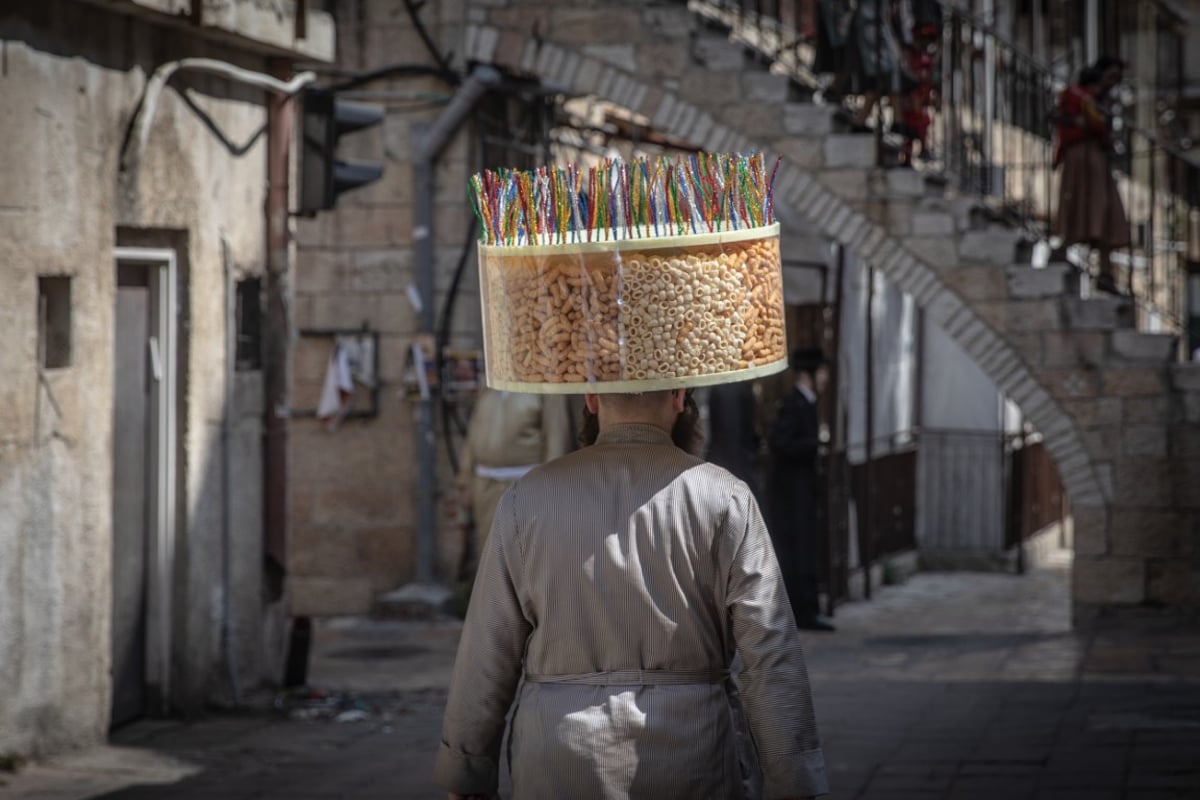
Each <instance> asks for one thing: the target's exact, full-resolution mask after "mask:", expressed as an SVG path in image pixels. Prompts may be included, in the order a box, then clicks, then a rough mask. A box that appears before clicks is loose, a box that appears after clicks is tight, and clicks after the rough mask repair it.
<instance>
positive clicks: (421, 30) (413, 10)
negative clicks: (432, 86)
mask: <svg viewBox="0 0 1200 800" xmlns="http://www.w3.org/2000/svg"><path fill="white" fill-rule="evenodd" d="M404 8H405V9H406V10H407V11H408V18H409V19H411V20H412V24H413V27H414V28H416V29H417V35H418V36H420V37H421V41H422V42H424V43H425V49H426V50H428V51H429V55H430V56H432V57H433V60H434V61H435V62H436V63H437V65H438V66H439V67H440V68H441V69H442V71H443V72H446V73H449V74H454V69H453V68H452V67H451V66H450V61H449V59H447V58H446V56H444V55H442V52H441V51H440V50H438V48H437V45H436V44H435V43H434V41H433V37H431V36H430V35H429V31H428V29H426V27H425V23H423V22H422V21H421V15H420V14H418V13H417V11H418V9H419V6H418V5H417V3H416V2H415V0H404Z"/></svg>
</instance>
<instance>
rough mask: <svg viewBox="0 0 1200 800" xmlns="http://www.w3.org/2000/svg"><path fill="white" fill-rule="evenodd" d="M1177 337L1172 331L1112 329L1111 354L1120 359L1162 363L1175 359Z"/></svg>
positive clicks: (1177, 344) (1177, 345) (1177, 347)
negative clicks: (1154, 331)
mask: <svg viewBox="0 0 1200 800" xmlns="http://www.w3.org/2000/svg"><path fill="white" fill-rule="evenodd" d="M1178 349H1179V337H1178V336H1176V335H1175V334H1173V333H1145V332H1142V331H1134V330H1119V331H1114V332H1113V335H1112V352H1113V355H1114V356H1116V357H1117V358H1119V359H1121V360H1122V361H1136V362H1141V363H1150V364H1163V363H1167V362H1170V361H1174V360H1175V354H1176V352H1177V351H1178Z"/></svg>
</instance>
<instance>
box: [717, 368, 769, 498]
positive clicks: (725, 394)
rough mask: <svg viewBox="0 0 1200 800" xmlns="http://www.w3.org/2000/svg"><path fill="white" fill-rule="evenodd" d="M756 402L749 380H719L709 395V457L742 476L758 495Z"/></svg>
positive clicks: (756, 496) (756, 495) (718, 464)
mask: <svg viewBox="0 0 1200 800" xmlns="http://www.w3.org/2000/svg"><path fill="white" fill-rule="evenodd" d="M756 413H757V405H756V402H755V399H754V387H753V385H751V384H750V383H749V382H745V381H743V382H741V383H728V384H720V385H718V386H714V387H712V389H711V390H710V391H709V395H708V421H709V430H710V434H709V437H708V460H709V461H711V462H712V463H714V464H716V465H717V466H721V467H724V468H725V469H727V470H729V471H730V472H732V473H733V474H734V475H736V476H737V477H739V478H741V479H742V480H743V481H745V482H746V484H747V485H748V486H749V487H750V490H751V491H752V492H754V495H755V498H756V499H757V498H758V495H759V488H760V487H759V477H758V432H757V431H756V430H755V427H754V418H755V415H756Z"/></svg>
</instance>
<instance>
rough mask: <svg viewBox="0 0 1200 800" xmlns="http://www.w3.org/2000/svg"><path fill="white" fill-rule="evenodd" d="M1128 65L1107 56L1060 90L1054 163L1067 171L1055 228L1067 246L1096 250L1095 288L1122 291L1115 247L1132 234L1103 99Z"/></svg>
mask: <svg viewBox="0 0 1200 800" xmlns="http://www.w3.org/2000/svg"><path fill="white" fill-rule="evenodd" d="M1123 66H1124V64H1123V62H1121V61H1120V60H1119V59H1116V58H1112V57H1104V58H1101V59H1100V60H1099V61H1097V62H1096V64H1095V65H1093V66H1091V67H1087V68H1085V69H1084V70H1082V71H1081V72H1080V73H1079V78H1078V80H1077V81H1076V82H1075V83H1074V84H1072V85H1071V86H1069V87H1067V88H1066V89H1065V90H1063V92H1062V94H1060V95H1059V98H1058V109H1057V114H1056V119H1055V127H1056V131H1057V134H1058V147H1057V149H1056V150H1055V154H1054V165H1055V166H1059V165H1060V164H1061V165H1062V175H1061V176H1060V178H1061V180H1060V183H1059V201H1058V218H1057V219H1056V220H1055V226H1054V233H1055V235H1056V236H1058V237H1059V238H1060V239H1061V240H1062V244H1061V246H1062V247H1063V248H1066V247H1069V246H1070V245H1073V244H1086V245H1088V246H1089V247H1091V248H1093V249H1094V250H1096V251H1097V253H1098V254H1099V258H1100V276H1099V277H1098V278H1097V280H1096V288H1097V289H1099V290H1100V291H1102V292H1108V293H1110V294H1121V291H1120V289H1119V288H1118V287H1117V279H1116V275H1115V273H1114V271H1113V264H1112V251H1113V250H1116V249H1119V248H1122V247H1128V246H1129V244H1130V237H1129V221H1128V219H1127V218H1126V216H1125V207H1124V206H1123V205H1122V203H1121V197H1120V195H1119V194H1118V192H1117V182H1116V181H1115V180H1114V179H1113V176H1112V168H1111V167H1110V166H1109V161H1108V156H1109V152H1110V151H1111V150H1112V140H1111V136H1110V134H1109V126H1108V120H1107V118H1106V117H1105V116H1104V114H1103V112H1101V110H1100V105H1099V101H1101V100H1102V99H1103V98H1104V97H1105V96H1106V95H1107V94H1108V93H1109V91H1111V90H1112V88H1113V87H1114V86H1116V85H1117V84H1118V83H1119V82H1120V81H1121V71H1122V68H1123Z"/></svg>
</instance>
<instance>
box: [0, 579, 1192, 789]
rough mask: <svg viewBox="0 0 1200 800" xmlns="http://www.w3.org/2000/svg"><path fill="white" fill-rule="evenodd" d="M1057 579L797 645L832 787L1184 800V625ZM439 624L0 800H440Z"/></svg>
mask: <svg viewBox="0 0 1200 800" xmlns="http://www.w3.org/2000/svg"><path fill="white" fill-rule="evenodd" d="M1067 579H1068V572H1067V567H1066V562H1065V560H1060V561H1059V563H1057V564H1056V565H1054V566H1052V567H1050V568H1047V569H1043V570H1039V571H1037V572H1034V573H1031V574H1029V575H1026V576H1022V577H1016V576H1005V575H979V574H924V575H918V576H916V577H915V578H913V579H912V580H911V581H909V582H908V583H907V584H905V585H904V586H899V587H886V588H884V589H883V590H882V591H881V592H880V593H878V594H877V596H876V598H875V599H874V600H873V601H872V602H869V603H857V604H852V605H849V606H846V607H844V608H842V609H840V610H839V614H838V618H837V622H838V624H839V626H840V630H839V632H838V633H836V634H833V635H813V636H810V637H808V639H807V642H808V652H809V661H810V669H811V672H812V676H813V683H814V687H815V692H816V703H817V712H818V715H819V721H820V723H821V728H822V733H823V736H824V739H825V751H826V755H827V758H828V759H829V764H830V769H831V777H832V782H833V786H834V790H835V791H834V794H833V797H834V798H838V800H850V799H851V798H854V799H855V800H883V799H886V800H917V799H918V798H920V800H958V799H959V798H972V799H973V800H988V798H992V797H996V798H1000V797H1003V798H1005V799H1006V800H1013V799H1014V798H1016V799H1025V798H1029V799H1030V800H1033V799H1034V798H1053V799H1054V800H1076V799H1077V798H1078V799H1080V800H1081V799H1082V798H1085V797H1086V798H1088V800H1109V799H1110V798H1112V799H1113V800H1115V799H1116V798H1133V799H1137V800H1142V799H1143V798H1144V799H1145V800H1168V799H1169V798H1200V632H1196V633H1192V634H1189V635H1184V634H1180V633H1178V632H1170V631H1159V632H1151V633H1146V632H1140V633H1136V634H1134V633H1124V634H1122V633H1111V634H1106V635H1104V636H1082V635H1078V634H1074V633H1072V632H1071V631H1070V630H1069V628H1068V617H1067ZM457 634H458V629H457V626H456V625H454V624H452V623H442V624H413V623H407V624H406V623H373V624H364V623H362V622H357V621H341V622H337V623H332V624H330V625H326V626H325V627H323V628H321V629H320V630H319V631H318V635H317V637H316V642H317V643H316V649H315V653H314V658H313V661H312V668H311V671H310V677H311V678H312V682H313V684H314V685H317V686H321V687H323V688H324V689H328V690H340V691H331V692H329V693H320V692H318V693H314V694H311V695H305V696H285V697H281V698H275V699H274V705H275V707H274V708H270V709H264V710H262V711H260V712H258V713H254V714H245V715H225V716H214V717H212V718H209V719H207V720H204V721H201V722H198V723H192V724H184V723H178V722H147V723H141V724H138V725H134V726H132V727H130V728H128V729H125V730H123V731H120V732H119V733H118V734H117V735H116V736H114V741H113V744H114V747H110V748H104V749H100V750H97V751H92V752H91V753H88V754H83V755H80V756H75V757H73V758H68V759H59V760H57V761H55V762H53V763H51V764H48V765H39V766H37V767H33V768H30V769H28V770H26V771H24V772H22V773H21V774H19V775H17V776H15V777H8V778H7V782H8V786H7V787H2V788H0V797H10V796H11V797H21V798H39V800H84V798H89V799H90V798H103V800H142V799H149V798H164V799H169V800H201V799H202V798H203V799H206V800H215V798H224V800H248V799H249V798H312V799H313V800H318V799H320V800H332V799H333V798H356V800H376V799H378V800H382V798H385V797H386V798H389V799H391V800H394V799H395V798H404V799H405V800H409V799H411V800H424V799H425V798H442V797H444V796H445V795H444V794H443V793H441V792H439V791H438V790H437V789H436V787H434V786H433V785H432V784H431V781H430V780H429V771H430V765H431V759H432V750H433V747H434V745H435V743H436V741H437V738H438V730H439V724H440V719H439V717H440V710H441V707H442V704H443V703H444V701H445V689H444V687H445V685H446V681H447V678H448V673H449V667H450V664H451V662H452V660H453V651H454V647H455V643H456V641H457ZM338 720H341V721H338ZM0 780H3V778H2V777H0Z"/></svg>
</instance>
